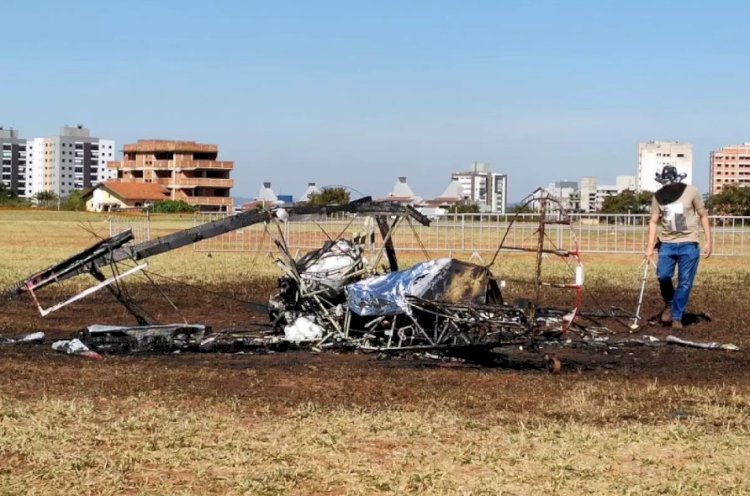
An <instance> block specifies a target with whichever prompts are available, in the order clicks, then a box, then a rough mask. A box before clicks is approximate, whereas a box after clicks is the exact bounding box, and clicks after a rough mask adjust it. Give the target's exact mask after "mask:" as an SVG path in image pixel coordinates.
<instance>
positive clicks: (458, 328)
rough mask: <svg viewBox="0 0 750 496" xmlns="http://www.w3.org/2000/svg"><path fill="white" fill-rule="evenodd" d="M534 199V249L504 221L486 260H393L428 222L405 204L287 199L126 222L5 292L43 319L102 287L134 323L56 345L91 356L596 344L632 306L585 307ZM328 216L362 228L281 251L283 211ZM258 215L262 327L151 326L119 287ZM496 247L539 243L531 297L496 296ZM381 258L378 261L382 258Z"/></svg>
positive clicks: (573, 256)
mask: <svg viewBox="0 0 750 496" xmlns="http://www.w3.org/2000/svg"><path fill="white" fill-rule="evenodd" d="M534 201H540V202H541V207H542V208H541V212H540V215H539V223H538V229H537V231H536V233H535V234H536V236H537V242H536V246H535V247H533V248H529V247H511V246H504V241H505V239H506V237H507V232H508V231H509V230H510V228H511V225H512V223H513V222H514V220H512V221H511V223H510V224H511V225H509V226H508V231H506V235H505V236H504V237H503V242H501V244H500V246H499V247H498V249H497V251H496V252H495V257H493V259H492V261H491V262H490V263H489V264H486V265H479V264H475V263H470V262H466V261H461V260H457V259H454V258H450V257H448V258H440V259H434V260H427V261H424V262H421V263H417V264H416V265H414V266H412V267H409V268H407V269H399V264H398V259H397V256H396V250H395V246H394V242H393V234H394V232H395V230H396V229H397V228H398V226H399V225H400V224H401V223H403V222H407V223H409V224H411V223H412V222H418V223H420V224H422V225H429V223H430V221H429V219H427V218H426V217H425V216H423V215H422V214H420V213H419V212H418V211H416V210H415V209H413V208H411V207H409V206H402V205H399V204H396V203H390V202H373V201H371V199H370V198H364V199H362V200H357V201H354V202H351V203H349V204H346V205H340V206H332V207H325V208H322V209H313V208H309V207H303V206H294V207H291V208H288V209H281V208H272V209H268V210H263V211H253V212H242V213H239V214H236V215H233V216H230V217H226V218H224V219H220V220H217V221H214V222H210V223H207V224H203V225H199V226H196V227H193V228H191V229H187V230H184V231H178V232H175V233H172V234H169V235H167V236H163V237H161V238H157V239H154V240H150V241H146V242H142V243H137V244H132V241H133V234H132V233H131V232H130V231H129V230H128V231H124V232H122V233H119V234H116V235H114V236H112V237H110V238H107V239H104V240H101V241H100V242H98V243H96V244H95V245H93V246H91V247H89V248H87V249H86V250H84V251H82V252H80V253H78V254H76V255H74V256H73V257H71V258H69V259H67V260H65V261H63V262H60V263H58V264H56V265H54V266H52V267H49V268H47V269H45V270H43V271H41V272H39V273H37V274H34V275H33V276H31V277H29V278H27V279H25V280H23V281H20V282H19V283H18V284H16V285H14V286H13V287H12V288H11V289H10V291H9V293H10V294H11V295H20V294H23V293H28V294H29V295H30V296H31V298H32V299H33V301H34V303H35V304H36V306H37V308H38V309H39V312H40V314H41V315H42V316H46V315H49V314H50V313H52V312H54V311H56V310H58V309H60V308H63V307H64V306H66V305H69V304H71V303H74V302H75V301H78V300H80V299H81V298H84V297H86V296H87V295H90V294H92V293H94V292H96V291H99V290H101V289H104V288H106V289H107V290H109V291H110V292H111V293H112V295H113V296H114V297H115V298H116V299H117V300H118V301H119V302H120V303H121V304H122V305H124V307H125V308H127V310H128V311H129V312H130V313H131V314H132V315H133V317H134V318H135V320H136V322H137V325H133V326H112V325H99V324H94V325H91V326H89V327H87V328H86V329H83V330H82V331H80V332H79V333H78V334H77V335H76V338H75V339H73V340H70V341H60V342H57V343H55V345H54V347H55V349H58V350H59V351H62V352H67V353H74V354H84V355H86V356H91V357H99V356H100V355H99V353H118V352H139V351H176V350H194V351H237V350H243V349H285V348H288V347H291V346H293V347H297V348H299V347H303V348H308V349H315V350H321V349H328V348H331V349H337V350H362V351H377V352H385V353H397V352H420V351H421V352H428V351H429V352H430V353H433V354H444V355H458V356H461V355H462V354H466V353H476V352H478V351H479V352H481V351H483V350H485V351H486V350H491V349H494V348H498V347H504V346H510V345H513V346H524V347H526V348H527V349H539V347H540V344H544V343H550V342H558V343H559V342H561V341H562V340H567V342H571V340H572V339H573V338H575V339H577V340H578V341H581V342H590V343H596V342H597V340H598V341H601V339H602V338H600V337H598V336H600V335H601V334H602V333H606V332H608V330H607V329H606V328H605V327H602V326H600V325H599V322H598V320H596V319H595V317H602V318H614V319H618V317H619V318H629V317H630V316H631V315H630V314H624V315H623V314H620V315H618V314H617V312H616V311H614V310H609V311H605V312H601V311H599V312H588V313H587V312H583V311H582V309H581V295H582V288H583V266H582V264H581V259H580V256H579V253H578V251H577V250H575V251H566V250H560V249H557V248H555V247H554V246H552V247H551V248H550V247H549V240H548V237H547V236H546V234H545V225H547V224H549V223H567V219H566V218H565V216H564V214H562V213H561V212H562V209H558V213H557V215H554V216H553V215H547V214H546V205H547V202H552V201H555V200H554V198H551V197H547V196H541V197H540V196H539V195H536V196H535V197H534ZM332 213H336V214H343V215H347V216H349V217H350V218H355V217H357V216H364V217H366V222H365V226H366V231H367V232H365V233H358V234H356V235H355V236H353V237H351V238H344V233H343V232H342V233H341V234H339V235H338V236H336V237H335V238H334V237H330V236H329V240H328V241H327V242H326V243H325V244H324V246H322V247H321V248H319V249H317V250H314V251H311V252H309V253H307V254H305V255H304V256H302V257H300V258H299V259H295V257H294V256H292V254H291V253H290V251H289V249H288V247H287V245H286V243H285V240H284V238H283V236H282V235H281V229H277V231H278V234H274V233H273V225H274V224H276V226H277V227H278V224H279V223H280V222H285V221H287V220H288V218H290V217H292V218H293V217H296V216H304V215H309V214H316V215H328V214H332ZM258 223H265V225H266V229H267V232H269V233H271V235H272V238H273V241H274V243H275V245H276V247H277V249H278V255H277V257H276V258H275V262H276V265H277V266H278V267H279V269H280V270H281V272H282V275H281V277H280V278H279V280H278V290H277V291H276V292H275V293H274V294H273V295H271V296H270V298H269V302H268V313H269V317H270V324H269V326H268V327H267V328H265V329H261V330H258V329H253V330H237V329H229V330H224V331H218V332H213V331H212V329H211V328H210V327H208V326H205V325H201V324H166V325H160V324H157V323H156V322H153V321H152V319H150V318H148V316H147V315H146V313H145V312H143V311H142V310H141V309H140V308H139V306H138V305H137V304H136V303H135V302H134V301H132V299H131V298H129V297H128V295H127V293H126V292H125V291H124V290H123V286H122V281H123V280H124V279H125V278H127V277H129V276H131V275H133V274H136V273H138V272H141V271H143V272H144V273H145V269H146V267H147V266H148V264H147V263H146V262H145V261H144V260H145V259H147V258H148V257H151V256H154V255H158V254H161V253H165V252H167V251H170V250H173V249H176V248H180V247H183V246H186V245H189V244H191V243H196V242H198V241H201V240H203V239H208V238H210V237H213V236H218V235H221V234H223V233H226V232H229V231H232V230H235V229H241V228H243V227H247V226H251V225H253V224H258ZM376 227H377V229H378V231H379V234H380V235H381V237H382V243H381V246H380V249H379V250H377V252H376V253H375V255H374V256H371V257H368V256H367V253H366V250H365V241H366V240H368V239H369V240H371V241H372V240H374V238H375V228H376ZM415 235H416V232H415ZM502 250H524V251H533V252H536V256H537V264H536V273H535V280H534V287H535V295H534V299H533V300H531V299H529V300H519V301H515V302H513V304H509V303H508V302H506V301H505V299H504V298H503V294H502V289H503V287H504V282H503V281H498V279H497V278H496V277H495V276H494V275H493V274H492V272H491V271H490V269H489V267H491V266H492V265H493V264H494V262H495V259H496V258H497V256H498V254H499V253H500V252H501V251H502ZM549 255H556V256H559V257H562V258H564V259H566V260H572V261H573V264H571V266H572V267H573V270H572V272H573V282H571V283H548V282H544V281H543V280H542V278H541V274H542V272H541V263H542V259H543V258H544V257H546V256H549ZM384 258H385V259H387V266H385V265H384V266H383V267H380V265H381V261H383V259H384ZM124 264H126V265H124ZM106 268H109V269H110V272H111V273H112V275H111V276H110V277H107V276H106V275H105V273H104V271H105V269H106ZM83 274H90V275H92V276H93V277H94V278H95V279H96V280H97V281H98V282H97V284H96V285H94V286H92V287H90V288H88V289H86V290H84V291H82V292H80V293H78V294H76V295H75V296H73V297H71V298H69V299H68V300H66V301H64V302H61V303H58V304H55V305H53V306H51V307H48V308H44V307H43V306H42V304H41V302H40V300H39V298H38V295H37V293H38V291H39V290H40V289H42V288H44V287H45V286H48V285H50V284H53V283H57V282H60V281H63V280H65V279H68V278H71V277H74V276H78V275H83ZM543 286H552V287H561V288H571V289H574V290H575V293H576V298H575V300H576V303H575V305H574V306H573V307H572V308H567V309H560V308H544V307H541V306H540V305H539V301H540V289H541V288H542V287H543ZM170 303H171V302H170ZM587 317H588V318H590V319H591V322H592V323H593V325H591V326H588V327H587V326H584V325H581V323H580V322H581V321H582V319H585V318H587ZM619 322H622V321H621V320H619ZM624 325H625V326H626V327H627V324H624ZM549 363H550V370H552V371H559V367H560V363H559V361H557V359H555V358H550V362H549Z"/></svg>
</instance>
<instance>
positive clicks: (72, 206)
mask: <svg viewBox="0 0 750 496" xmlns="http://www.w3.org/2000/svg"><path fill="white" fill-rule="evenodd" d="M83 194H84V191H83V190H82V189H74V190H73V191H71V192H70V194H69V195H68V196H67V197H66V198H65V199H64V200H63V202H62V203H61V204H60V209H62V210H86V202H85V201H83Z"/></svg>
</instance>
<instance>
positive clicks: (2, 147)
mask: <svg viewBox="0 0 750 496" xmlns="http://www.w3.org/2000/svg"><path fill="white" fill-rule="evenodd" d="M26 147H27V143H26V140H25V139H22V138H19V136H18V131H17V130H15V129H5V128H3V127H0V158H1V160H2V162H0V184H2V185H3V188H4V189H5V190H6V191H9V192H11V193H12V194H14V195H16V196H22V197H26V196H30V195H29V194H28V193H29V190H28V188H27V179H28V175H27V152H26Z"/></svg>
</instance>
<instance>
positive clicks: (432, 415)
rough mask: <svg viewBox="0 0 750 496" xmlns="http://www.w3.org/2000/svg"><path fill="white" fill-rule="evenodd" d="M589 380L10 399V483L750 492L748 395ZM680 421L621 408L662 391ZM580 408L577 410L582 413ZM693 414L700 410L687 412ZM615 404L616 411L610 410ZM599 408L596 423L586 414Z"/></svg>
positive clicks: (4, 422)
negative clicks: (465, 394)
mask: <svg viewBox="0 0 750 496" xmlns="http://www.w3.org/2000/svg"><path fill="white" fill-rule="evenodd" d="M603 385H606V383H605V384H601V383H599V384H595V385H587V384H578V385H577V386H576V387H573V388H569V387H566V386H563V387H562V389H563V390H568V389H572V390H571V391H569V393H570V394H569V395H567V396H565V397H563V398H559V399H557V400H556V402H557V404H556V402H555V401H554V400H552V399H550V403H551V404H550V409H549V411H548V412H543V411H540V412H539V413H537V414H534V413H531V412H527V413H526V414H524V415H519V414H517V413H515V412H509V411H503V410H499V411H486V412H482V413H481V414H468V413H464V412H461V411H460V409H459V410H456V409H453V408H450V407H445V406H442V405H441V404H440V403H439V402H438V401H435V402H434V404H432V405H424V406H423V408H422V409H420V410H418V411H415V410H413V409H402V408H394V407H384V408H382V409H377V410H370V409H359V408H353V407H335V406H333V407H331V406H321V405H317V404H315V403H303V404H300V405H298V406H297V407H296V408H293V409H291V410H290V411H289V412H287V413H284V414H279V413H270V412H269V411H267V410H264V409H263V408H258V407H257V405H254V404H252V403H253V402H252V401H251V405H245V404H244V402H243V401H242V400H241V399H224V400H219V401H217V400H195V399H193V398H180V397H179V396H178V397H175V396H174V395H170V396H166V397H165V396H162V395H161V394H159V392H150V393H144V394H139V395H136V396H131V397H126V398H115V399H111V398H101V399H98V400H97V399H90V398H87V399H81V398H71V399H60V398H41V399H37V400H33V401H20V400H13V399H10V398H7V397H3V398H2V400H0V412H1V415H0V439H2V445H1V446H0V488H2V489H0V493H1V494H14V495H15V494H72V493H75V494H260V495H276V494H374V493H379V494H467V495H468V494H477V495H478V494H487V495H489V494H492V495H495V494H538V493H541V492H551V493H554V494H581V493H583V494H644V493H656V494H706V493H712V494H744V493H747V492H748V491H750V483H749V482H748V480H747V478H746V474H747V471H748V469H750V459H749V458H748V457H747V456H746V455H747V449H746V446H747V444H748V441H750V431H749V428H748V425H749V424H748V397H747V396H743V395H739V394H738V393H737V392H735V391H732V390H728V389H727V388H722V387H716V388H707V389H691V388H677V389H674V390H673V391H665V390H664V389H663V388H659V387H658V386H656V385H654V386H653V387H651V388H646V389H644V390H641V391H642V392H641V393H640V394H639V393H638V392H637V391H633V390H628V389H627V388H626V389H625V390H623V391H621V392H619V393H617V394H611V395H610V397H609V398H608V399H607V400H606V401H605V402H604V404H601V403H599V402H597V401H591V395H594V396H597V395H598V394H600V388H601V387H602V386H603ZM652 396H660V397H662V399H667V398H669V399H670V401H671V400H674V398H676V397H679V398H681V403H683V404H684V403H685V402H688V403H689V404H690V405H691V406H690V413H689V414H688V413H683V412H682V411H681V410H679V411H677V413H675V414H674V415H673V417H674V418H672V419H670V418H667V417H664V418H662V419H659V420H658V421H654V420H653V419H652V421H649V422H641V421H625V420H617V419H618V415H619V410H620V409H621V408H623V407H625V408H630V409H632V408H633V406H634V404H637V403H639V402H641V401H643V402H645V403H651V402H652V401H653V400H654V398H653V397H652ZM569 413H572V414H573V418H572V419H571V418H569V417H568V414H569ZM682 415H684V416H685V417H686V418H685V419H682V417H681V416H682ZM607 416H611V417H612V418H613V419H615V420H612V421H610V420H608V419H607V418H606V417H607ZM581 418H584V419H585V418H590V419H591V420H595V422H590V421H586V420H580V419H581Z"/></svg>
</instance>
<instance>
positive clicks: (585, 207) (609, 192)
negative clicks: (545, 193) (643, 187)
mask: <svg viewBox="0 0 750 496" xmlns="http://www.w3.org/2000/svg"><path fill="white" fill-rule="evenodd" d="M628 189H629V190H631V191H635V177H634V176H617V178H616V181H615V184H614V185H609V184H599V182H598V180H597V178H596V177H592V176H587V177H582V178H581V181H580V186H579V188H578V192H577V194H576V195H575V196H577V198H578V205H577V206H576V207H574V208H575V210H578V211H579V212H584V213H593V212H598V211H599V210H601V208H602V205H603V204H604V199H605V198H607V197H609V196H615V195H619V194H620V193H622V192H623V191H625V190H628Z"/></svg>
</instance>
